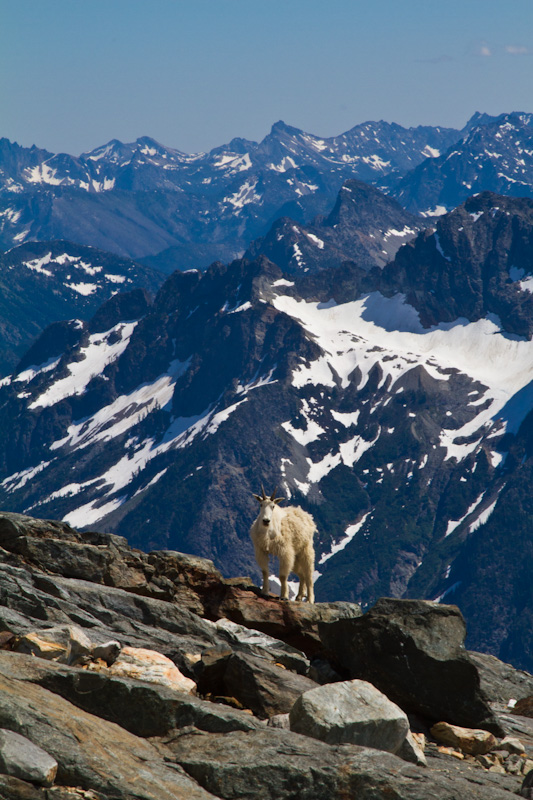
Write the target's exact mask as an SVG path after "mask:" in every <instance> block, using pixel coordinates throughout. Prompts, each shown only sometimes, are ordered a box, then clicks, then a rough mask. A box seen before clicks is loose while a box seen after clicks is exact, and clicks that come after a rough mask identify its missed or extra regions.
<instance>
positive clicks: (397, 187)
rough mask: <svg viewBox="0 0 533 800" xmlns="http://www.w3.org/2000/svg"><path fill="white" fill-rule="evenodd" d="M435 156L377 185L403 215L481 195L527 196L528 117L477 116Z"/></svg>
mask: <svg viewBox="0 0 533 800" xmlns="http://www.w3.org/2000/svg"><path fill="white" fill-rule="evenodd" d="M473 122H475V123H476V124H474V125H470V124H469V125H467V131H468V132H466V131H465V133H466V135H465V136H464V137H463V138H462V139H461V140H460V141H458V142H456V143H453V144H452V145H451V146H450V147H449V148H448V149H447V150H446V151H445V152H443V153H442V154H441V155H440V156H438V157H436V158H432V159H428V160H427V161H426V162H425V163H423V164H419V165H417V166H416V167H415V168H414V169H413V170H411V171H410V172H409V173H408V174H407V175H405V176H404V177H402V178H400V179H399V180H398V179H396V178H393V179H392V180H391V181H385V182H384V183H382V184H381V186H382V188H383V187H385V186H387V190H388V191H389V192H390V193H391V194H392V195H393V196H394V197H395V198H396V199H397V200H398V201H399V202H400V203H401V204H402V206H404V207H405V208H406V209H408V210H409V211H412V212H413V213H422V214H424V215H433V214H442V213H443V212H445V211H450V210H451V209H453V208H455V207H456V206H458V205H459V204H460V203H463V202H464V201H465V200H466V199H467V198H468V197H470V196H472V195H474V194H476V193H478V192H484V191H491V192H496V193H498V194H504V195H510V196H511V197H532V196H533V126H532V122H533V115H531V114H519V113H513V114H502V115H501V116H499V117H497V118H490V117H489V118H486V119H484V118H482V117H478V119H477V120H473Z"/></svg>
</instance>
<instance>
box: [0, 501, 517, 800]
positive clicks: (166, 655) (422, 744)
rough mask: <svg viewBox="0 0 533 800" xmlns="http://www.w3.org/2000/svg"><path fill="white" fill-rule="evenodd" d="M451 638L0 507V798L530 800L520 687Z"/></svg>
mask: <svg viewBox="0 0 533 800" xmlns="http://www.w3.org/2000/svg"><path fill="white" fill-rule="evenodd" d="M464 635H465V630H464V622H463V619H462V617H461V615H460V613H459V611H458V609H457V608H455V607H453V606H440V605H437V604H435V603H430V602H423V601H414V600H390V599H383V600H380V601H379V602H378V603H377V604H376V605H375V606H374V607H373V608H372V609H371V610H370V611H368V612H367V613H366V614H362V612H361V609H360V608H359V606H357V605H355V604H349V603H329V604H317V605H315V606H309V605H307V604H303V603H287V602H281V601H280V600H279V599H277V598H275V597H273V596H269V597H265V596H263V595H262V594H261V593H260V592H259V590H258V589H257V588H255V587H254V586H252V585H251V583H250V582H249V581H248V580H247V579H244V578H243V579H234V580H229V581H228V580H223V579H222V578H221V576H220V574H219V573H218V572H217V570H216V569H215V568H214V567H213V565H212V564H211V562H209V561H205V560H203V559H198V558H194V557H190V556H185V555H183V554H179V553H175V552H170V551H165V552H157V553H150V554H146V553H142V552H140V551H136V550H132V549H131V548H129V547H128V545H127V543H126V542H125V540H123V539H121V538H120V537H115V536H107V535H103V534H99V533H87V534H81V533H78V532H77V531H74V530H73V529H71V528H69V527H68V526H67V525H64V524H62V523H57V522H45V521H41V520H35V519H32V518H30V517H24V516H21V515H16V514H6V513H3V514H0V797H2V798H3V800H4V799H5V800H12V799H13V800H15V798H17V799H18V798H25V799H26V800H67V798H68V800H75V799H76V798H80V800H81V798H84V799H85V800H122V799H124V800H130V798H131V800H133V798H136V799H137V800H167V798H168V800H171V798H172V800H175V799H176V798H184V799H185V798H187V800H189V799H190V800H195V799H196V798H198V799H199V800H200V799H201V798H202V799H207V798H224V799H225V798H228V800H229V799H230V798H247V800H255V798H257V800H263V798H265V800H266V799H267V798H268V799H270V798H276V799H277V800H283V798H287V799H288V798H298V800H307V798H309V800H311V799H312V800H321V798H324V800H326V798H327V799H328V800H331V798H337V797H338V798H344V797H353V798H357V799H358V800H371V798H377V797H391V798H395V800H403V798H406V800H407V798H409V799H412V800H427V799H428V798H435V799H436V800H439V799H441V798H442V800H452V798H457V797H461V798H464V800H467V799H468V798H479V799H480V800H481V798H484V799H486V800H504V798H511V797H512V796H516V794H517V793H519V792H521V793H522V796H523V797H533V787H532V786H531V783H532V781H533V718H532V715H531V714H530V713H529V711H528V709H531V707H532V705H531V699H530V700H529V701H528V698H531V697H532V696H533V677H532V676H530V675H528V674H527V673H523V672H518V671H517V670H514V669H513V668H512V667H509V666H508V665H505V664H501V662H499V661H497V659H494V658H492V657H491V656H484V655H482V654H469V653H467V652H466V651H465V650H464V647H463V641H464ZM528 703H529V705H528ZM515 704H516V709H518V710H519V711H521V713H520V714H514V713H511V710H512V706H513V705H515Z"/></svg>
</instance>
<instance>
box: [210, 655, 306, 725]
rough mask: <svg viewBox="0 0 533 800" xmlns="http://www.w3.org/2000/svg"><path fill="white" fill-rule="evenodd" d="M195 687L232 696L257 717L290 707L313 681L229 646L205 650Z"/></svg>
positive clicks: (280, 712) (265, 716)
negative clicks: (227, 648)
mask: <svg viewBox="0 0 533 800" xmlns="http://www.w3.org/2000/svg"><path fill="white" fill-rule="evenodd" d="M198 669H199V678H198V691H199V692H200V693H201V694H203V695H212V696H213V695H214V696H221V697H227V698H234V699H235V700H237V701H238V702H239V703H240V704H241V705H242V706H243V707H244V708H248V709H250V710H251V711H253V713H254V714H256V715H257V716H258V717H260V718H263V719H265V718H267V717H271V716H273V715H275V714H284V713H287V712H288V711H290V709H291V708H292V706H293V704H294V701H295V700H296V699H297V698H298V697H299V696H300V695H301V694H302V693H303V692H307V691H308V690H309V689H314V688H315V687H316V683H315V682H314V681H312V680H310V679H309V678H306V677H305V676H303V675H298V674H297V673H294V672H290V671H289V670H287V669H284V668H283V667H282V666H278V665H276V664H273V663H271V662H270V661H267V660H266V659H264V658H258V657H257V656H252V655H245V654H244V653H233V652H232V651H231V650H222V649H220V650H215V651H207V652H206V653H204V655H203V657H202V663H201V664H199V668H198Z"/></svg>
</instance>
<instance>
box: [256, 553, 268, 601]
mask: <svg viewBox="0 0 533 800" xmlns="http://www.w3.org/2000/svg"><path fill="white" fill-rule="evenodd" d="M255 559H256V561H257V563H258V565H259V569H260V570H261V572H262V573H263V592H264V593H265V594H268V590H269V585H268V553H265V552H262V551H258V550H256V552H255Z"/></svg>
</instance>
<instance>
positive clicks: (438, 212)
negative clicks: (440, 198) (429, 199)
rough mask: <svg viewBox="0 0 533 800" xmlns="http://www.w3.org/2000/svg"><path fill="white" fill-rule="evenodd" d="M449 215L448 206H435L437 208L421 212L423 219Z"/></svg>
mask: <svg viewBox="0 0 533 800" xmlns="http://www.w3.org/2000/svg"><path fill="white" fill-rule="evenodd" d="M447 213H448V209H447V208H446V206H435V208H428V209H426V211H421V212H420V216H421V217H442V216H443V215H444V214H447Z"/></svg>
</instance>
